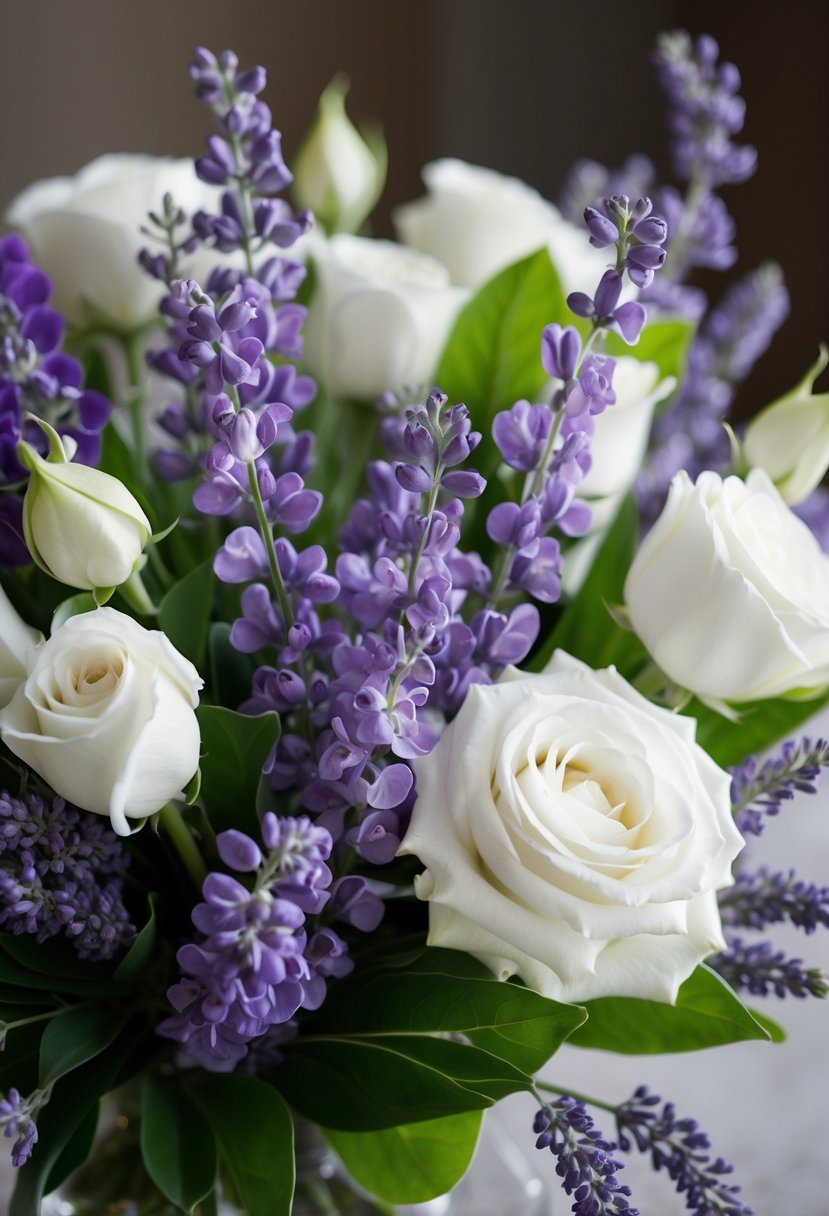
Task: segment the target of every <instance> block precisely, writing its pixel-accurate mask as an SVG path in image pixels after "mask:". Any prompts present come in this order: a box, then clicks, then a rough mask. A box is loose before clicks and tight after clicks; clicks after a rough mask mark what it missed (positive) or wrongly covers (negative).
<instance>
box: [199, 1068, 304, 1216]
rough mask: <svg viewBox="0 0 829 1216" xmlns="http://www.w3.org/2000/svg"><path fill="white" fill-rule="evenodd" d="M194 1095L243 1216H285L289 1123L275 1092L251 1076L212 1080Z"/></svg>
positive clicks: (290, 1188)
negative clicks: (208, 1123)
mask: <svg viewBox="0 0 829 1216" xmlns="http://www.w3.org/2000/svg"><path fill="white" fill-rule="evenodd" d="M193 1096H194V1098H195V1099H196V1101H197V1102H198V1103H199V1105H200V1106H201V1107H202V1109H203V1110H204V1112H205V1114H206V1115H207V1118H208V1120H209V1121H210V1124H211V1126H212V1128H213V1132H214V1134H215V1136H216V1140H217V1142H218V1145H219V1151H220V1153H221V1155H222V1160H223V1161H224V1164H225V1166H226V1168H227V1171H228V1173H229V1175H230V1177H231V1178H232V1180H233V1186H234V1189H235V1191H236V1193H237V1195H238V1197H239V1203H240V1206H241V1207H242V1208H243V1209H244V1211H245V1213H246V1216H290V1213H291V1207H292V1203H293V1195H294V1124H293V1119H292V1118H291V1113H290V1111H289V1110H288V1107H287V1106H286V1105H285V1103H284V1102H283V1101H282V1099H281V1098H280V1096H279V1094H278V1093H277V1092H276V1090H275V1089H273V1088H272V1086H270V1085H267V1084H266V1083H265V1082H264V1081H260V1080H258V1079H257V1078H256V1077H243V1076H214V1077H210V1078H209V1079H208V1080H206V1081H205V1082H204V1084H202V1085H200V1086H199V1088H198V1090H197V1091H195V1092H194V1095H193Z"/></svg>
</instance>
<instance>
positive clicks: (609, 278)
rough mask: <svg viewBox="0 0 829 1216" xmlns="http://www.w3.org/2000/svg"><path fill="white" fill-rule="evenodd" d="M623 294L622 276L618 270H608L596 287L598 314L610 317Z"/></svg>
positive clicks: (595, 303)
mask: <svg viewBox="0 0 829 1216" xmlns="http://www.w3.org/2000/svg"><path fill="white" fill-rule="evenodd" d="M621 294H622V276H621V275H620V274H619V273H618V271H616V270H606V271H605V272H604V274H603V275H602V277H601V279H600V280H599V286H598V287H597V288H596V296H595V299H594V306H595V309H596V315H597V316H599V317H609V316H610V315H611V313H612V312H613V310H614V309H615V307H616V305H617V304H618V303H619V296H620V295H621Z"/></svg>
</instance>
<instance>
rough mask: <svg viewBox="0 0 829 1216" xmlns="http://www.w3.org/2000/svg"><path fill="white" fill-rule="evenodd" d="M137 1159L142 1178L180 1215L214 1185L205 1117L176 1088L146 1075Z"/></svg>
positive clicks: (213, 1158) (212, 1142)
mask: <svg viewBox="0 0 829 1216" xmlns="http://www.w3.org/2000/svg"><path fill="white" fill-rule="evenodd" d="M141 1156H142V1157H143V1159H144V1165H145V1166H146V1169H147V1173H148V1174H149V1175H150V1177H151V1178H152V1180H153V1182H154V1183H155V1185H156V1186H157V1187H158V1189H159V1190H160V1191H161V1192H162V1194H164V1195H166V1197H167V1198H168V1199H169V1200H170V1201H171V1202H172V1203H174V1204H175V1205H176V1207H178V1208H182V1209H183V1210H184V1211H185V1212H187V1213H190V1212H192V1210H193V1208H194V1207H195V1206H196V1204H197V1203H199V1202H200V1201H201V1200H202V1199H204V1198H205V1197H206V1196H207V1195H210V1194H212V1192H213V1189H214V1187H215V1185H216V1169H217V1157H216V1142H215V1140H214V1138H213V1132H212V1130H211V1127H210V1123H209V1122H208V1120H207V1118H206V1117H205V1115H204V1114H203V1113H202V1111H201V1109H200V1108H199V1107H198V1106H197V1105H196V1103H195V1102H194V1101H193V1099H192V1098H191V1097H189V1095H188V1094H186V1093H185V1092H184V1090H183V1089H182V1088H181V1086H180V1085H177V1084H176V1083H175V1082H172V1081H163V1080H161V1079H160V1078H159V1077H154V1076H146V1077H145V1078H144V1080H143V1082H142V1084H141Z"/></svg>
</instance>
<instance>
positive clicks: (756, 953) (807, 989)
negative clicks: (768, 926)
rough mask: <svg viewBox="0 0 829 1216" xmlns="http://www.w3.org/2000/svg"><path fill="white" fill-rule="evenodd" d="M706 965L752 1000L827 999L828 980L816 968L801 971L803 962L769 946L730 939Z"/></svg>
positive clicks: (739, 938) (734, 938) (740, 939)
mask: <svg viewBox="0 0 829 1216" xmlns="http://www.w3.org/2000/svg"><path fill="white" fill-rule="evenodd" d="M708 964H709V966H711V967H713V968H714V970H715V971H716V972H717V973H718V974H719V975H721V976H722V978H723V979H724V980H725V982H726V983H727V984H730V985H731V987H732V988H733V989H734V990H735V991H737V992H740V991H745V992H750V993H751V995H752V996H768V995H769V994H770V993H773V994H774V995H775V996H776V997H780V998H781V999H782V998H783V997H785V996H796V997H800V998H803V997H807V996H816V997H825V996H827V995H829V977H827V976H826V975H824V973H823V972H822V971H820V970H819V969H818V968H816V967H804V965H803V961H802V959H799V958H788V957H787V956H786V954H785V953H784V951H782V950H775V948H774V946H773V945H772V943H771V942H766V941H763V942H746V941H744V940H743V939H742V938H741V937H731V938H730V939H729V942H728V947H727V949H725V950H723V951H721V953H719V954H715V955H713V956H712V957H711V958H710V959H709V960H708Z"/></svg>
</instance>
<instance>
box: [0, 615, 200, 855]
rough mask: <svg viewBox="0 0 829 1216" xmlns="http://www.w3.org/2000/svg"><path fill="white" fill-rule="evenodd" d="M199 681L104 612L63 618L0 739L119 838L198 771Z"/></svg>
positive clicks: (146, 636) (30, 667)
mask: <svg viewBox="0 0 829 1216" xmlns="http://www.w3.org/2000/svg"><path fill="white" fill-rule="evenodd" d="M201 686H202V680H201V679H200V677H199V674H198V672H197V671H196V669H195V667H194V666H193V664H192V663H190V662H188V660H187V659H185V658H184V657H183V655H181V654H179V652H178V651H177V650H176V649H175V648H174V647H173V646H172V645H171V643H170V641H169V640H168V638H167V637H166V636H165V635H164V634H163V633H160V632H157V631H155V630H148V629H144V628H143V627H142V626H141V625H139V624H138V623H137V622H136V621H134V620H133V619H132V618H131V617H128V616H125V615H124V614H123V613H121V612H116V611H115V610H114V609H113V608H98V609H97V610H96V611H95V612H86V613H83V614H82V615H80V616H74V617H70V619H69V620H68V621H66V623H65V624H64V625H62V626H61V627H60V628H59V629H57V630H56V631H55V633H53V634H52V636H51V638H49V640H48V641H46V642H44V643H43V644H42V645H41V646H38V647H37V648H36V649H34V650H31V651H30V652H29V654H28V657H27V672H26V679H25V682H23V683H21V684H20V685H19V686H18V688H17V691H16V692H15V694H14V696H13V697H12V699H11V701H10V702H9V704H8V705H7V706H6V707H5V709H3V710H2V712H0V737H2V739H3V742H4V743H5V744H6V746H7V747H8V748H9V750H10V751H12V752H14V754H15V755H16V756H19V757H20V759H21V760H23V761H24V762H25V763H26V764H28V765H29V766H30V767H31V768H33V769H34V771H35V772H36V773H38V774H39V775H40V776H41V777H42V778H43V779H44V781H46V782H48V784H49V785H50V786H51V787H52V789H54V790H55V792H56V793H58V794H60V795H61V796H62V797H64V798H66V799H67V800H68V801H70V802H74V803H75V804H76V805H77V806H79V807H82V808H83V809H84V810H86V811H93V812H95V814H98V815H109V817H110V819H111V820H112V826H113V828H114V830H115V831H116V832H117V833H118V834H119V835H121V836H126V835H129V832H130V824H129V820H130V819H144V818H146V816H147V815H152V814H153V813H154V812H155V811H158V810H160V809H161V807H162V806H164V804H165V803H166V802H168V801H169V799H170V798H172V797H174V796H175V795H176V794H178V793H179V792H180V791H181V790H182V789H183V788H184V786H185V785H186V784H187V782H188V781H189V780H190V778H191V777H192V776H193V774H194V773H195V771H196V769H197V768H198V764H199V727H198V723H197V721H196V715H195V712H194V711H195V707H196V705H197V704H198V700H199V697H198V691H199V689H200V688H201Z"/></svg>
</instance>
